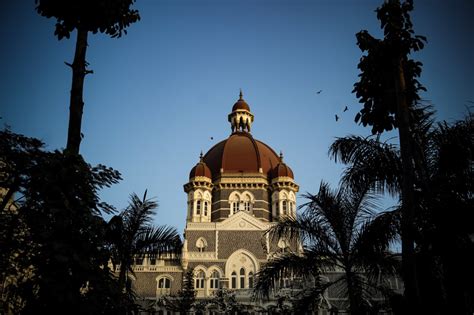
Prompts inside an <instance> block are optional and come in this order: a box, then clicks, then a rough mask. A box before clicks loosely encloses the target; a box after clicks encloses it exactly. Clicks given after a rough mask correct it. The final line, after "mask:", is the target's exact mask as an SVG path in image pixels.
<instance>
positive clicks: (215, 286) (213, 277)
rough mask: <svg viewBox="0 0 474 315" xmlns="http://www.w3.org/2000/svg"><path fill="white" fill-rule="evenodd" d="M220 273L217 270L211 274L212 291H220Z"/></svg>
mask: <svg viewBox="0 0 474 315" xmlns="http://www.w3.org/2000/svg"><path fill="white" fill-rule="evenodd" d="M219 278H220V275H219V272H218V271H217V270H214V271H213V272H212V274H211V279H210V287H211V289H219Z"/></svg>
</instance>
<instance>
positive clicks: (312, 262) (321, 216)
mask: <svg viewBox="0 0 474 315" xmlns="http://www.w3.org/2000/svg"><path fill="white" fill-rule="evenodd" d="M364 187H366V188H364ZM305 197H306V198H307V199H308V200H309V201H308V203H307V204H305V205H303V207H305V211H304V213H303V214H301V215H300V216H299V217H298V218H291V217H289V218H286V219H284V220H283V221H281V222H279V223H278V224H277V225H275V226H274V227H273V228H271V230H270V231H269V233H270V234H271V235H272V237H273V238H276V239H279V238H281V237H285V238H288V239H297V240H300V241H301V242H303V244H304V250H303V252H295V253H287V254H284V255H280V256H276V257H275V258H273V259H272V260H270V261H269V262H268V263H267V264H266V265H265V266H264V267H263V268H262V269H261V270H260V272H259V273H258V274H257V282H256V286H255V293H256V295H257V297H263V298H265V297H268V294H269V293H270V292H273V293H275V291H274V290H276V289H278V282H279V280H280V279H282V278H284V277H285V276H286V277H290V278H303V279H307V280H311V279H312V280H311V281H312V283H306V285H305V286H303V287H305V289H304V290H303V291H302V292H300V293H298V296H297V297H295V298H296V299H297V300H299V301H297V302H296V303H295V304H296V306H295V307H296V308H297V309H298V310H299V311H303V310H306V311H307V310H313V309H314V308H318V307H320V306H321V305H322V304H323V302H324V298H323V293H324V291H325V290H326V289H327V288H330V287H331V288H333V290H334V291H335V292H337V294H338V296H339V297H341V298H347V299H348V300H349V305H347V307H348V308H350V310H351V312H352V314H362V313H363V312H364V311H365V310H366V309H367V307H368V305H369V304H368V303H366V302H367V301H370V300H372V298H374V297H376V296H380V294H383V293H384V292H390V290H388V288H387V290H385V291H384V290H382V289H383V288H384V286H385V285H386V283H385V282H384V279H386V277H388V276H392V277H393V276H394V275H395V274H396V271H397V266H398V261H397V259H395V257H394V256H393V255H392V254H390V252H389V245H390V244H391V242H392V241H393V240H394V238H395V237H396V232H395V230H396V229H397V223H396V219H395V217H394V216H393V215H392V213H382V214H379V215H375V213H374V211H375V210H376V209H377V205H376V202H375V199H374V198H375V196H374V195H373V194H372V192H371V191H370V190H369V189H368V187H367V186H362V187H357V188H354V189H352V190H351V189H339V190H337V191H333V190H331V189H330V188H329V186H328V185H327V184H326V183H322V184H321V186H320V189H319V192H318V193H317V194H316V195H312V194H306V195H305ZM332 270H340V272H339V273H338V274H337V275H338V276H337V278H336V279H331V280H327V281H322V279H323V278H322V275H323V274H324V273H325V272H328V271H332ZM311 281H310V282H311Z"/></svg>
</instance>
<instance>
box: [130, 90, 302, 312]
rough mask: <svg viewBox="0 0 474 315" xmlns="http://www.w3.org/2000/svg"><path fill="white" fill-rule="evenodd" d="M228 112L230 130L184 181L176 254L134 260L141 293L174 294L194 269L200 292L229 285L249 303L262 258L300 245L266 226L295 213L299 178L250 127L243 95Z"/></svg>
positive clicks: (152, 296)
mask: <svg viewBox="0 0 474 315" xmlns="http://www.w3.org/2000/svg"><path fill="white" fill-rule="evenodd" d="M228 117H229V122H231V129H232V134H231V135H230V136H229V138H228V139H227V140H224V141H221V142H219V143H217V144H216V145H215V146H214V147H212V148H211V149H210V150H209V151H208V152H207V153H206V154H205V155H202V154H201V157H200V161H199V162H198V163H197V165H196V166H194V167H193V168H192V170H191V172H190V175H189V181H188V182H187V183H185V185H184V191H185V192H186V195H187V199H188V200H187V215H186V228H185V231H184V246H183V251H182V256H181V259H180V260H177V259H174V260H173V259H171V258H167V259H161V260H157V261H152V260H149V259H145V260H144V261H143V262H142V263H141V265H135V266H134V273H135V275H134V276H133V277H132V280H133V281H132V284H133V287H134V288H135V291H136V293H137V294H138V295H139V296H140V297H142V298H144V299H159V298H160V297H161V296H163V295H173V294H176V293H177V292H178V291H179V290H180V289H181V287H182V283H183V277H184V275H185V273H186V272H187V271H188V270H193V272H194V277H195V279H194V281H195V282H194V284H195V289H196V291H197V297H198V298H203V299H205V298H209V297H212V295H213V294H214V292H215V291H216V290H218V289H219V288H228V289H231V290H235V291H236V293H237V294H238V300H239V301H240V302H244V303H252V302H251V301H250V297H251V296H250V294H249V292H250V291H251V290H252V287H253V283H254V277H255V274H256V273H257V272H258V271H259V270H260V269H261V267H262V265H264V264H265V263H266V262H267V261H268V259H269V258H270V257H272V256H273V255H275V253H278V252H280V251H284V250H285V249H286V248H287V247H291V249H292V250H298V244H297V243H296V242H291V243H290V242H288V241H286V240H276V239H270V238H269V236H268V235H267V234H266V233H265V232H266V231H267V230H268V229H269V228H270V227H271V226H272V225H274V224H275V223H276V222H278V220H279V219H280V218H281V217H284V216H295V215H296V197H295V194H296V192H297V191H298V185H297V184H296V183H295V181H294V179H293V173H292V171H291V169H290V168H289V167H288V166H286V164H285V163H284V162H283V156H282V155H280V156H278V155H277V154H276V153H275V151H273V150H272V149H271V148H270V147H269V146H268V145H266V144H264V143H263V142H260V141H258V140H255V139H254V138H253V136H252V135H251V134H250V127H251V123H252V122H253V120H254V117H253V115H252V114H251V113H250V107H249V106H248V104H247V103H245V101H244V100H243V99H242V95H241V97H240V99H239V101H238V102H237V103H236V104H235V105H234V107H233V109H232V113H231V114H229V116H228Z"/></svg>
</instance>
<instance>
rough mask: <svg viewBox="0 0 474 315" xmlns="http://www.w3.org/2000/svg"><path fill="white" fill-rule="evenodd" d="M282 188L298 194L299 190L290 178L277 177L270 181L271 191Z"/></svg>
mask: <svg viewBox="0 0 474 315" xmlns="http://www.w3.org/2000/svg"><path fill="white" fill-rule="evenodd" d="M286 179H289V180H286ZM282 188H287V189H291V190H292V191H294V192H298V191H299V190H300V186H298V185H297V184H296V183H295V182H294V181H293V179H291V178H290V177H277V178H276V179H273V180H272V184H271V189H272V190H278V189H282Z"/></svg>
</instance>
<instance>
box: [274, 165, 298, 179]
mask: <svg viewBox="0 0 474 315" xmlns="http://www.w3.org/2000/svg"><path fill="white" fill-rule="evenodd" d="M271 175H272V178H277V177H290V178H292V179H295V178H294V177H293V171H292V170H291V168H290V167H289V166H288V165H286V164H285V163H283V162H280V163H278V165H277V166H276V167H275V168H274V169H273V170H272V174H271Z"/></svg>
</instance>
